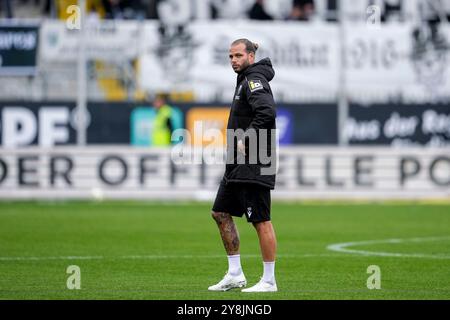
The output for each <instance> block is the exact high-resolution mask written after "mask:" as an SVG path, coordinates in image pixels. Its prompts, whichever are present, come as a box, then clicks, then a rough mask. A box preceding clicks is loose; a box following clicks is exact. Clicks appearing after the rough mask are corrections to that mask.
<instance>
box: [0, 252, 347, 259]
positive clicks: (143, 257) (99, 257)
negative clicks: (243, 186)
mask: <svg viewBox="0 0 450 320" xmlns="http://www.w3.org/2000/svg"><path fill="white" fill-rule="evenodd" d="M342 256H347V255H340V254H335V253H334V254H330V253H323V254H314V253H311V254H280V255H278V257H280V258H316V257H342ZM225 257H226V255H225V254H221V255H218V254H217V255H129V256H116V257H115V256H54V257H30V256H29V257H26V256H24V257H0V261H45V260H107V259H110V260H116V259H123V260H139V259H142V260H145V259H149V260H153V259H219V258H222V259H225ZM241 257H243V258H259V257H261V255H259V254H242V255H241Z"/></svg>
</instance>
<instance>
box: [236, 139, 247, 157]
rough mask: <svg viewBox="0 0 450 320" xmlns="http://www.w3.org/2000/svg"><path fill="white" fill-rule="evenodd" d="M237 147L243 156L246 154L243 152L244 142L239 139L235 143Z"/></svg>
mask: <svg viewBox="0 0 450 320" xmlns="http://www.w3.org/2000/svg"><path fill="white" fill-rule="evenodd" d="M237 148H238V151H239V152H240V153H242V154H243V155H244V156H245V155H246V154H245V145H244V143H243V142H242V140H239V141H238V143H237Z"/></svg>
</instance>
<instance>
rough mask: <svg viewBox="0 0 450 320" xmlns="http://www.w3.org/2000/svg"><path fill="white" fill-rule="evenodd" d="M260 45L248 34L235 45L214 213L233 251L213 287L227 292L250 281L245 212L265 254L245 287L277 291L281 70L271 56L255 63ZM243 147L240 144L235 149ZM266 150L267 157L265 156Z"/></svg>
mask: <svg viewBox="0 0 450 320" xmlns="http://www.w3.org/2000/svg"><path fill="white" fill-rule="evenodd" d="M257 49H258V45H257V44H256V43H253V42H251V41H249V40H248V39H238V40H236V41H234V42H233V43H232V44H231V47H230V51H229V58H230V63H231V66H232V68H233V70H234V71H235V72H236V73H237V86H236V89H235V94H234V99H233V103H232V106H231V110H230V117H229V119H228V127H227V131H228V133H227V141H228V142H227V164H226V170H225V174H224V177H223V179H222V181H221V183H220V187H219V190H218V192H217V196H216V200H215V202H214V206H213V209H212V216H213V218H214V220H215V221H216V222H217V225H218V227H219V231H220V235H221V237H222V241H223V244H224V246H225V250H226V252H227V255H228V272H227V273H226V274H225V277H224V278H223V279H222V280H221V281H220V282H219V283H217V284H215V285H213V286H210V287H209V288H208V290H211V291H227V290H229V289H232V288H242V287H245V286H246V285H247V280H246V278H245V275H244V272H243V270H242V267H241V261H240V253H239V234H238V231H237V228H236V225H235V223H234V221H233V218H232V216H237V217H242V215H243V214H244V213H245V214H246V218H247V221H248V222H251V223H252V224H253V226H254V227H255V229H256V232H257V234H258V238H259V244H260V248H261V254H262V258H263V265H264V273H263V276H262V278H261V280H260V281H259V282H258V283H257V284H256V285H254V286H253V287H251V288H247V289H243V290H242V291H243V292H273V291H277V285H276V282H275V252H276V245H277V244H276V238H275V232H274V229H273V226H272V223H271V221H270V206H271V199H270V191H271V189H274V186H275V170H270V169H269V168H273V164H274V162H275V161H274V160H271V161H266V160H267V158H266V159H265V160H264V161H263V157H265V156H269V157H270V158H271V159H272V157H273V155H274V154H275V153H276V152H274V151H272V150H273V147H274V145H275V143H274V142H273V141H272V138H274V135H273V134H272V130H275V117H276V110H275V102H274V100H273V95H272V90H271V88H270V86H269V81H271V80H272V79H273V77H274V75H275V72H274V70H273V68H272V63H271V61H270V59H269V58H265V59H262V60H261V61H259V62H256V63H255V52H256V50H257ZM235 147H237V148H235ZM263 155H264V156H263Z"/></svg>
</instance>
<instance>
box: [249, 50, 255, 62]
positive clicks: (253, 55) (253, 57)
mask: <svg viewBox="0 0 450 320" xmlns="http://www.w3.org/2000/svg"><path fill="white" fill-rule="evenodd" d="M248 56H249V57H250V58H251V59H252V60H253V61H255V53H254V52H250V53H249V54H248Z"/></svg>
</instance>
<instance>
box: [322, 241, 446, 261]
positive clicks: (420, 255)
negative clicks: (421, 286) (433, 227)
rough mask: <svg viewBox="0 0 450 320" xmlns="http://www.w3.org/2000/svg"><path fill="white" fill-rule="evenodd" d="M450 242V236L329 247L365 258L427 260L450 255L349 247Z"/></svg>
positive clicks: (328, 247) (358, 242) (336, 244)
mask: <svg viewBox="0 0 450 320" xmlns="http://www.w3.org/2000/svg"><path fill="white" fill-rule="evenodd" d="M442 240H450V236H445V237H426V238H408V239H384V240H367V241H355V242H344V243H334V244H330V245H329V246H327V249H328V250H331V251H335V252H341V253H352V254H359V255H364V256H379V257H396V258H426V259H450V255H445V254H441V255H436V254H424V253H397V252H377V251H367V250H355V249H348V247H355V246H363V245H371V244H379V243H405V242H428V241H442Z"/></svg>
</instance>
